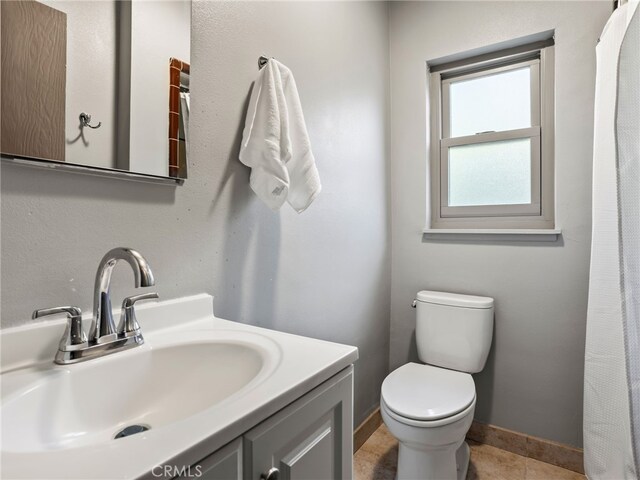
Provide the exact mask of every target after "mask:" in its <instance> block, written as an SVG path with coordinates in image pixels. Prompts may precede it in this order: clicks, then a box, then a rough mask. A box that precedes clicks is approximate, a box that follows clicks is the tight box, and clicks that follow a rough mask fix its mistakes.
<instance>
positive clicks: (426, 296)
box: [416, 290, 493, 308]
mask: <svg viewBox="0 0 640 480" xmlns="http://www.w3.org/2000/svg"><path fill="white" fill-rule="evenodd" d="M416 300H418V301H419V302H424V303H435V304H437V305H447V306H450V307H465V308H492V307H493V298H491V297H478V296H475V295H462V294H460V293H446V292H434V291H431V290H422V291H420V292H418V295H417V296H416Z"/></svg>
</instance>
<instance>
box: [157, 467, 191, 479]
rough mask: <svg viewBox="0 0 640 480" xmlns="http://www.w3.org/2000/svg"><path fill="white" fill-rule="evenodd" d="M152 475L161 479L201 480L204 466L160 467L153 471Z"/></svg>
mask: <svg viewBox="0 0 640 480" xmlns="http://www.w3.org/2000/svg"><path fill="white" fill-rule="evenodd" d="M151 475H153V476H154V477H160V478H174V477H182V478H199V477H201V476H202V466H201V465H196V466H195V467H194V466H185V465H183V466H179V465H158V466H156V467H153V468H152V469H151Z"/></svg>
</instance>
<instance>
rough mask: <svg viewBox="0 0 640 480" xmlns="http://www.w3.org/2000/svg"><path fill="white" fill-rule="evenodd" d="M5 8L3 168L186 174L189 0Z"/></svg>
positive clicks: (53, 2)
mask: <svg viewBox="0 0 640 480" xmlns="http://www.w3.org/2000/svg"><path fill="white" fill-rule="evenodd" d="M0 3H1V8H2V11H1V23H2V25H1V26H2V33H1V36H2V38H1V41H2V44H1V50H2V73H1V76H2V92H1V93H2V105H1V110H2V118H1V120H2V121H1V123H2V125H1V129H2V132H1V134H2V135H1V137H0V143H1V145H0V151H1V153H2V157H3V161H4V160H5V159H6V160H7V161H14V162H19V163H31V164H39V165H45V166H48V167H51V166H54V167H60V168H75V169H78V168H79V167H81V169H84V168H87V169H90V170H91V172H120V173H122V174H129V175H132V176H138V175H145V176H149V177H157V178H161V177H164V178H167V179H169V180H171V181H175V182H177V183H181V181H182V180H183V179H184V178H186V177H187V174H188V172H187V165H188V164H187V153H188V150H189V148H188V144H187V138H188V125H189V108H190V99H189V72H190V32H191V3H190V1H189V0H171V1H149V0H124V1H123V0H101V1H89V0H87V1H77V0H40V1H35V0H19V1H11V2H4V1H3V2H0Z"/></svg>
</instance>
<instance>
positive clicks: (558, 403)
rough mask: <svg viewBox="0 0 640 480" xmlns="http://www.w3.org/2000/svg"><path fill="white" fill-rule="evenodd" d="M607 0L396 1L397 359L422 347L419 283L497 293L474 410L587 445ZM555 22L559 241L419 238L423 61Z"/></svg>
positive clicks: (394, 293) (393, 328)
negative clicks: (594, 173) (594, 175)
mask: <svg viewBox="0 0 640 480" xmlns="http://www.w3.org/2000/svg"><path fill="white" fill-rule="evenodd" d="M610 13H611V2H609V1H604V2H558V1H556V2H391V10H390V39H391V41H390V51H391V61H390V62H391V63H390V65H391V86H392V87H391V98H392V99H393V108H392V112H391V121H390V125H391V160H392V163H391V165H392V175H391V178H392V191H393V196H392V217H393V222H392V232H393V234H392V244H393V249H392V256H393V264H392V278H393V284H392V320H391V353H390V364H391V367H392V368H395V367H397V366H399V365H401V364H402V363H404V362H406V361H407V360H409V359H411V358H415V357H416V354H415V346H414V329H415V310H413V309H412V308H411V307H410V304H411V300H412V299H413V298H414V295H415V293H416V292H417V291H418V290H421V289H433V290H443V291H450V292H460V293H475V294H480V295H487V296H491V297H494V298H495V299H496V326H495V333H494V344H493V349H492V353H491V354H490V356H489V360H488V363H487V366H486V368H485V370H484V371H483V372H482V373H480V374H478V375H476V378H475V380H476V385H477V393H478V403H477V408H476V418H477V419H478V420H481V421H484V422H490V423H493V424H496V425H500V426H502V427H506V428H510V429H514V430H518V431H521V432H526V433H528V434H531V435H537V436H540V437H544V438H549V439H552V440H557V441H560V442H565V443H569V444H572V445H580V444H581V442H582V381H583V362H584V338H585V321H586V310H587V291H588V279H589V251H590V227H591V219H590V215H591V209H590V202H591V160H592V143H593V135H592V131H593V98H594V85H595V45H596V42H597V39H598V36H599V35H600V32H601V31H602V28H603V26H604V24H605V22H606V20H607V18H608V16H609V15H610ZM551 29H555V32H556V149H555V161H556V166H555V169H556V195H557V197H556V203H557V210H556V211H557V216H556V219H557V225H558V226H559V227H560V228H562V230H563V235H562V240H560V241H558V242H555V243H539V244H536V243H498V242H485V243H468V242H464V240H463V239H461V240H460V241H459V242H423V240H422V235H421V230H422V228H423V227H424V222H425V218H426V191H425V188H426V181H425V178H426V176H427V162H426V159H427V150H426V147H427V137H426V131H427V130H426V129H427V126H426V112H425V104H426V96H425V94H426V74H425V62H426V61H427V60H430V59H435V58H438V57H441V56H445V55H450V54H454V53H458V52H463V51H465V50H469V49H473V48H476V47H481V46H484V45H490V44H493V43H497V42H501V41H505V40H509V39H512V38H517V37H521V36H525V35H529V34H533V33H538V32H543V31H546V30H551Z"/></svg>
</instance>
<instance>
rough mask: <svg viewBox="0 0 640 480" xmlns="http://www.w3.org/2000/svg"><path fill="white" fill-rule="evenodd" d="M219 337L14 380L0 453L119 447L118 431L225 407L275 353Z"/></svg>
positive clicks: (248, 340) (246, 339)
mask: <svg viewBox="0 0 640 480" xmlns="http://www.w3.org/2000/svg"><path fill="white" fill-rule="evenodd" d="M220 333H221V334H218V335H217V336H216V335H214V336H212V335H211V334H210V332H202V335H200V337H202V336H205V337H207V336H208V337H210V338H209V339H204V340H203V339H202V338H200V339H197V337H198V336H196V335H193V334H192V335H186V336H185V335H184V334H183V335H182V338H180V337H181V335H180V334H177V335H176V334H174V335H171V336H167V337H166V338H159V339H158V340H156V341H155V342H153V343H154V345H153V346H149V345H146V346H142V347H139V348H136V349H133V350H130V351H127V352H121V353H118V354H114V355H110V356H108V357H104V358H101V359H95V360H89V361H87V362H86V363H82V364H76V365H71V366H68V367H61V366H55V365H50V366H47V367H46V368H41V369H38V370H36V371H33V370H27V371H26V372H25V373H24V375H23V378H22V379H21V378H19V377H20V375H19V374H18V375H14V376H15V377H18V378H13V379H12V380H13V381H14V382H17V383H23V384H24V386H23V387H22V388H20V389H19V391H17V392H16V391H14V392H13V393H12V394H11V395H10V396H9V398H3V402H2V406H1V408H0V416H1V418H2V420H3V425H2V450H3V451H5V452H16V453H18V452H34V451H43V450H55V449H70V448H78V447H83V446H90V445H92V444H105V443H109V442H118V441H120V442H121V441H122V440H123V439H115V440H114V437H115V435H116V433H117V432H119V431H120V430H122V429H123V428H124V427H127V426H130V425H143V426H145V427H148V428H150V431H153V430H155V429H158V428H162V427H163V426H165V425H168V424H171V423H173V422H176V421H180V420H184V419H186V418H188V417H191V416H192V415H194V414H197V413H199V412H201V411H203V410H206V409H208V408H212V407H215V406H216V405H218V404H220V403H221V402H224V401H228V400H229V399H231V398H232V397H233V396H234V395H236V394H238V393H239V392H242V391H243V390H245V389H246V388H247V387H249V386H251V385H252V384H255V383H256V382H255V380H256V379H258V377H264V376H265V374H267V373H268V372H267V371H265V366H268V365H274V361H273V360H274V359H273V352H268V351H267V350H275V349H274V348H271V349H269V348H265V346H266V347H268V346H269V345H268V342H265V340H266V339H264V338H260V337H258V336H256V335H251V334H249V335H247V334H244V335H242V336H238V335H237V334H236V335H230V333H229V332H224V331H223V332H220ZM216 337H217V338H216ZM240 338H242V340H240ZM156 345H157V346H156ZM269 354H270V355H269ZM261 373H262V375H260V374H261ZM21 380H22V382H21ZM146 434H147V433H145V435H146ZM137 435H142V434H137Z"/></svg>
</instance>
